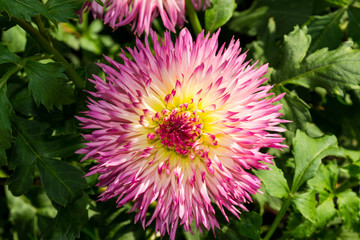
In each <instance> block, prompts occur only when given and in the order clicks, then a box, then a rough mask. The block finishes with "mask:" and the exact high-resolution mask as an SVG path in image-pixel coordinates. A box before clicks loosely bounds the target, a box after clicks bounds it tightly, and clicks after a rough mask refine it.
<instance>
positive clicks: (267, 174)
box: [256, 165, 290, 198]
mask: <svg viewBox="0 0 360 240" xmlns="http://www.w3.org/2000/svg"><path fill="white" fill-rule="evenodd" d="M269 168H270V170H260V171H257V172H256V176H258V177H259V178H260V179H261V181H262V182H263V183H264V184H265V186H266V192H267V193H268V194H269V195H271V196H273V197H277V198H283V197H288V196H289V192H290V190H289V187H288V184H287V182H286V179H285V177H284V173H283V172H282V171H281V170H280V169H279V168H277V167H276V165H272V166H269Z"/></svg>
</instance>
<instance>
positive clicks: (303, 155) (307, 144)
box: [291, 130, 342, 193]
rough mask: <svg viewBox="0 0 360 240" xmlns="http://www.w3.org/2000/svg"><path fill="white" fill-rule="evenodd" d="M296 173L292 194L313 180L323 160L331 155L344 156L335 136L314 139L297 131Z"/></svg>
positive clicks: (295, 144)
mask: <svg viewBox="0 0 360 240" xmlns="http://www.w3.org/2000/svg"><path fill="white" fill-rule="evenodd" d="M293 145H294V158H295V173H294V178H293V183H292V185H291V192H293V193H294V192H296V191H297V190H298V189H299V188H300V187H301V185H302V184H303V183H304V182H305V181H307V180H309V179H310V178H313V177H314V175H315V172H316V171H317V169H318V167H319V166H320V164H321V159H323V158H324V157H326V156H329V155H340V156H341V155H342V154H341V152H339V150H338V147H337V141H336V137H335V136H324V137H321V138H317V139H313V138H310V137H308V136H307V135H306V134H305V133H303V132H301V131H299V130H297V131H296V136H295V138H294V140H293Z"/></svg>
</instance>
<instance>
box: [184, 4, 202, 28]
mask: <svg viewBox="0 0 360 240" xmlns="http://www.w3.org/2000/svg"><path fill="white" fill-rule="evenodd" d="M185 8H186V12H187V14H188V16H189V18H190V23H191V26H192V28H193V30H194V32H195V34H196V35H198V34H199V33H201V31H202V30H203V28H202V27H201V24H200V21H199V18H198V16H197V14H196V12H195V9H194V7H193V5H192V2H191V0H185Z"/></svg>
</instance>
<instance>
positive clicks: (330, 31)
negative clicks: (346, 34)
mask: <svg viewBox="0 0 360 240" xmlns="http://www.w3.org/2000/svg"><path fill="white" fill-rule="evenodd" d="M344 13H345V8H340V9H339V10H337V11H335V12H333V13H331V14H328V15H325V16H315V17H314V18H313V19H312V21H310V23H309V24H308V25H307V27H308V30H309V31H308V33H309V34H310V35H311V38H312V42H311V46H310V49H309V51H310V52H314V51H316V50H318V49H321V48H324V47H327V48H329V49H335V48H336V47H338V46H339V44H340V43H341V40H342V32H341V29H340V20H341V18H342V16H343V15H344Z"/></svg>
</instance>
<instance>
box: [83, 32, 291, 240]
mask: <svg viewBox="0 0 360 240" xmlns="http://www.w3.org/2000/svg"><path fill="white" fill-rule="evenodd" d="M218 35H219V32H217V33H216V34H214V35H212V37H209V35H206V36H205V37H204V33H201V34H200V35H199V36H198V37H197V39H196V40H195V41H193V39H192V37H191V34H190V33H189V31H188V30H187V29H183V30H182V31H181V32H180V34H179V37H178V39H177V40H176V41H175V43H173V42H172V40H171V36H170V33H169V32H167V33H165V39H164V41H161V40H160V42H159V39H158V38H157V35H156V33H155V32H152V31H151V37H152V44H153V46H154V47H153V53H152V49H151V48H150V47H149V43H148V42H146V43H145V45H144V44H142V43H141V42H140V40H137V42H136V48H135V49H130V48H128V49H127V50H128V51H129V53H130V54H131V55H132V60H131V59H129V58H128V57H127V56H126V54H125V52H124V51H123V53H122V54H120V57H121V58H122V60H123V63H118V62H116V61H114V60H112V59H110V58H108V57H105V58H106V60H107V61H108V62H109V63H110V65H111V66H108V65H105V64H100V66H101V67H102V69H103V71H104V72H105V74H106V80H105V81H104V80H103V79H101V78H100V77H98V76H93V77H94V80H90V81H91V82H92V83H94V84H95V88H96V91H95V92H92V93H91V94H92V95H93V97H95V98H96V99H97V100H93V99H90V100H89V103H88V107H89V110H88V111H87V112H85V114H86V117H79V118H78V119H79V120H80V121H81V122H82V126H83V128H86V129H94V131H93V132H92V133H91V134H86V135H84V137H85V139H86V140H87V141H88V142H87V143H85V145H86V147H84V148H83V149H81V150H79V151H78V153H80V154H86V155H85V157H84V160H85V159H96V160H97V165H95V166H94V167H92V168H91V169H90V172H89V173H88V174H87V175H92V174H96V173H99V174H100V175H99V183H98V186H99V187H106V190H105V191H104V192H103V193H102V194H101V195H100V200H101V201H106V200H108V199H110V198H114V197H116V198H117V200H116V201H117V203H118V206H119V207H120V206H122V205H124V204H126V203H128V202H133V204H134V205H133V209H132V210H136V212H137V213H136V217H135V222H137V221H138V220H140V222H141V223H142V225H143V227H145V226H147V225H149V224H150V223H151V222H152V221H153V220H155V222H156V232H158V231H160V234H161V235H162V236H163V235H164V234H165V233H166V232H168V234H170V238H171V239H174V236H175V232H176V229H177V226H178V225H179V224H180V225H182V226H183V227H184V229H185V230H186V231H191V228H190V223H191V222H192V221H193V220H194V221H195V223H196V226H197V229H198V230H201V228H202V227H204V228H205V229H208V230H209V229H210V228H212V229H213V230H214V228H215V227H219V225H218V222H217V221H216V218H215V209H214V206H213V204H212V203H214V204H215V205H217V207H218V208H219V209H220V211H221V212H222V213H223V214H224V216H225V217H226V218H227V216H226V212H225V209H227V210H228V211H229V212H231V213H233V214H234V215H235V216H236V217H239V213H240V211H239V208H240V209H243V210H245V211H246V208H245V207H244V205H243V204H244V203H247V202H251V201H252V200H251V196H250V194H255V193H256V192H258V191H259V187H260V179H259V178H257V177H256V176H254V175H252V174H251V173H250V172H249V171H248V170H249V169H267V165H266V164H265V163H272V159H273V156H271V155H269V154H267V153H262V152H261V151H260V149H261V148H276V149H281V148H283V147H286V146H285V145H282V144H281V142H282V141H283V138H282V137H281V136H280V135H279V134H277V133H276V132H282V131H284V129H283V128H281V127H279V126H278V124H279V123H282V122H286V121H285V120H281V119H279V117H280V116H281V113H279V112H278V110H279V109H280V108H281V104H277V105H276V104H274V103H275V102H276V101H278V100H279V99H280V98H282V97H283V94H281V95H279V96H274V95H273V93H269V90H270V89H271V87H272V86H263V85H262V83H264V82H265V81H266V78H263V77H262V76H263V75H264V74H265V73H266V69H267V65H263V66H261V67H260V68H255V67H254V65H249V62H245V58H246V54H245V53H243V54H241V53H240V52H241V49H240V48H239V47H240V43H239V41H235V40H232V41H231V42H230V44H229V45H228V46H227V47H225V46H224V45H222V46H221V47H220V48H219V46H218ZM151 203H156V207H155V210H154V211H153V214H152V217H151V218H150V219H146V213H147V210H148V207H149V205H150V204H151Z"/></svg>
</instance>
